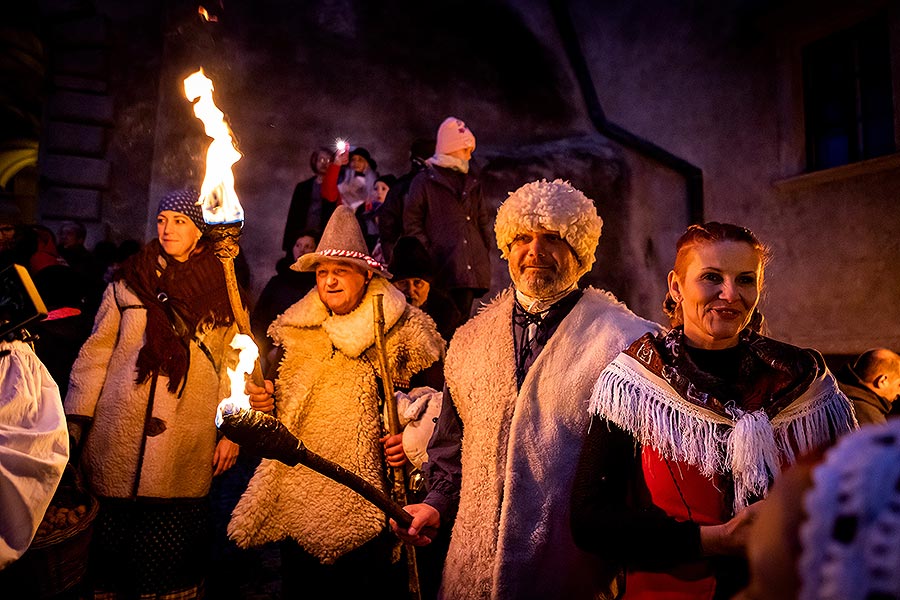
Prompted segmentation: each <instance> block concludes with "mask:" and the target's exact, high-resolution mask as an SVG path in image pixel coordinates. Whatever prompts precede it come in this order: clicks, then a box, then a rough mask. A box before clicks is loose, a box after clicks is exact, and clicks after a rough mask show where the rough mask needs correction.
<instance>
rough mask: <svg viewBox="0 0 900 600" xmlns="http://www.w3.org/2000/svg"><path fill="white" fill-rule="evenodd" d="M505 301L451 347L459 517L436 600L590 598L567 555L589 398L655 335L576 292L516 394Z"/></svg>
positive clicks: (584, 570)
mask: <svg viewBox="0 0 900 600" xmlns="http://www.w3.org/2000/svg"><path fill="white" fill-rule="evenodd" d="M513 302H514V294H513V293H511V290H510V291H508V292H506V293H505V294H504V295H502V296H500V297H499V298H498V299H496V300H495V301H494V302H493V303H492V304H491V305H490V306H489V307H487V308H486V309H485V310H484V311H482V312H481V313H480V314H479V315H477V316H476V317H475V318H473V319H472V320H471V321H469V322H468V323H467V324H466V325H463V326H462V327H461V328H460V329H459V330H457V333H456V335H455V337H454V338H453V342H452V344H451V345H450V351H449V353H448V356H447V361H446V368H445V376H446V379H447V384H448V386H449V388H450V394H451V396H452V398H453V402H454V403H455V406H456V408H457V410H458V412H459V416H460V419H461V420H462V423H463V431H464V433H463V439H462V487H461V490H460V503H459V513H458V515H457V519H456V524H455V526H454V528H453V532H452V534H451V540H450V550H449V553H448V555H447V561H446V563H445V567H444V579H443V589H442V595H443V597H444V598H448V599H453V600H458V599H463V598H473V599H475V598H478V599H481V598H516V599H519V598H541V599H547V598H567V599H569V598H590V597H592V592H591V589H592V582H591V579H592V575H593V574H594V573H595V572H596V568H595V567H596V565H595V560H596V559H594V558H592V557H590V556H589V555H587V554H586V553H584V552H582V551H581V550H579V549H578V548H576V547H575V543H574V542H573V540H572V534H571V532H570V529H569V502H570V495H571V488H572V481H573V478H574V474H575V466H576V464H577V462H578V454H579V452H580V449H581V446H582V442H583V440H584V435H585V432H586V431H587V426H588V422H589V415H588V400H589V399H590V395H591V388H592V387H593V385H594V382H595V381H596V380H597V376H598V375H599V374H600V372H601V371H602V370H603V368H604V367H605V366H606V365H607V364H608V363H609V362H610V361H611V360H612V359H613V358H615V356H616V355H617V354H618V353H619V351H621V350H622V349H623V348H626V347H627V346H628V344H629V343H631V342H632V341H633V340H634V339H637V338H639V337H640V336H641V335H643V334H644V333H646V332H648V331H657V330H658V326H657V325H655V324H653V323H651V322H649V321H645V320H644V319H641V318H640V317H638V316H636V315H634V314H633V313H632V312H631V311H629V310H628V308H626V307H625V305H624V304H622V303H620V302H618V301H617V300H616V299H615V298H614V297H613V296H612V295H611V294H609V293H607V292H603V291H600V290H595V289H587V290H585V292H584V294H583V296H582V298H581V299H580V300H579V301H578V303H577V304H576V305H575V307H574V308H573V309H572V311H571V312H570V313H569V315H568V316H566V318H565V319H563V321H562V323H561V324H560V325H559V328H558V329H557V330H556V332H555V333H554V335H553V336H552V337H551V338H550V340H549V341H548V342H547V345H546V346H545V347H544V349H543V351H542V352H541V354H540V355H539V356H538V357H537V359H536V360H535V362H534V364H533V365H532V366H531V369H530V370H529V371H528V374H527V375H526V377H525V380H524V381H523V383H522V386H521V388H520V389H519V391H518V392H517V391H516V378H515V356H514V349H513V339H512V326H511V323H512V310H513Z"/></svg>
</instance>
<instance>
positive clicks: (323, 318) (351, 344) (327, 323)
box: [269, 277, 406, 357]
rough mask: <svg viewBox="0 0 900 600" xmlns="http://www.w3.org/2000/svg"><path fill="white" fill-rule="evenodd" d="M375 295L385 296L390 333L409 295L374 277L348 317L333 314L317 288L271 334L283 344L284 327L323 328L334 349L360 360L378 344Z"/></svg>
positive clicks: (289, 310) (278, 320)
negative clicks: (361, 356) (362, 355)
mask: <svg viewBox="0 0 900 600" xmlns="http://www.w3.org/2000/svg"><path fill="white" fill-rule="evenodd" d="M375 294H383V295H384V298H383V300H382V306H383V307H384V329H385V331H387V330H388V329H390V328H391V327H393V326H394V323H396V322H397V320H398V319H399V318H400V316H401V315H402V314H403V311H404V310H406V296H404V295H403V292H401V291H400V290H398V289H397V288H395V287H394V286H393V285H391V283H390V282H388V281H387V280H386V279H383V278H381V277H373V278H372V281H370V282H369V287H368V289H367V290H366V293H365V295H364V296H363V299H362V301H360V303H359V306H357V307H356V308H355V309H353V310H352V311H351V312H349V313H347V314H346V315H334V314H331V313H330V312H329V311H328V307H327V306H325V304H324V303H323V302H322V300H320V299H319V293H318V291H317V290H316V288H313V289H312V290H310V291H309V293H308V294H306V296H304V297H303V298H301V299H300V300H299V301H298V302H296V303H295V304H293V305H292V306H291V307H290V308H288V309H287V310H286V311H284V314H282V315H280V316H279V317H278V318H277V319H275V322H274V323H272V325H270V326H269V335H270V336H271V337H272V339H274V340H275V343H276V344H280V343H281V340H282V333H280V329H282V328H284V327H319V326H321V327H322V328H323V329H324V330H325V331H326V332H327V333H328V337H329V339H330V340H331V343H332V344H334V347H335V348H337V349H338V350H340V351H341V352H343V353H344V354H346V355H347V356H351V357H357V356H359V355H360V354H362V353H363V351H364V350H365V349H366V348H368V347H369V346H371V345H372V344H374V343H375V309H374V305H373V304H372V298H373V296H374V295H375Z"/></svg>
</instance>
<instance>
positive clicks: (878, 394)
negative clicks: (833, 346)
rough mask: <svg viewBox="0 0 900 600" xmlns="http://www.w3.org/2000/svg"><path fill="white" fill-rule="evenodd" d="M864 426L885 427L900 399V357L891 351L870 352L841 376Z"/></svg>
mask: <svg viewBox="0 0 900 600" xmlns="http://www.w3.org/2000/svg"><path fill="white" fill-rule="evenodd" d="M836 376H837V380H838V385H839V386H840V388H841V391H842V392H844V394H845V395H846V396H847V397H848V398H850V401H851V402H853V408H854V409H855V410H856V419H857V420H858V421H859V424H860V425H865V424H867V423H884V422H885V421H886V420H887V415H888V413H890V412H891V407H892V405H893V404H894V403H895V401H896V400H897V398H898V397H900V356H898V355H897V353H896V352H893V351H892V350H888V349H887V348H873V349H871V350H866V351H865V352H863V353H862V354H860V355H859V356H857V357H856V360H855V361H854V362H853V363H852V364H848V365H845V366H844V367H843V368H842V369H840V370H839V371H838V372H837V374H836Z"/></svg>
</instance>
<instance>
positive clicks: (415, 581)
mask: <svg viewBox="0 0 900 600" xmlns="http://www.w3.org/2000/svg"><path fill="white" fill-rule="evenodd" d="M372 304H373V308H374V310H375V349H376V350H377V351H378V366H379V370H380V371H381V384H382V387H383V388H384V405H385V409H386V412H387V422H388V433H389V434H390V435H397V434H398V433H402V429H401V428H400V415H399V414H398V413H397V399H396V398H394V380H393V378H392V377H391V372H390V368H389V364H388V355H387V348H385V345H384V294H375V295H374V296H373V297H372ZM391 471H392V475H393V488H392V490H391V496H392V497H393V499H394V502H396V503H398V504H399V505H401V506H404V505H406V503H407V501H406V468H405V467H402V466H400V467H391ZM403 546H404V548H405V550H406V567H407V571H408V575H409V596H410V598H412V599H413V600H421V598H422V591H421V589H420V588H419V567H418V565H417V563H416V547H415V546H413V545H412V544H410V543H408V542H405V543H404V544H403Z"/></svg>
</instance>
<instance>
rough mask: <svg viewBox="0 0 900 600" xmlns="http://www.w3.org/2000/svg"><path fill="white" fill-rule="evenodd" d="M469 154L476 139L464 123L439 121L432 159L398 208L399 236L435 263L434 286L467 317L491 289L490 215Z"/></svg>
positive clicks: (455, 119) (453, 118)
mask: <svg viewBox="0 0 900 600" xmlns="http://www.w3.org/2000/svg"><path fill="white" fill-rule="evenodd" d="M474 151H475V136H474V135H473V134H472V131H471V130H470V129H469V128H468V127H467V126H466V124H465V123H464V122H463V121H461V120H460V119H457V118H456V117H447V118H446V119H444V122H443V123H441V126H440V127H439V128H438V131H437V142H436V144H435V148H434V156H432V157H431V158H429V159H428V160H427V161H426V163H427V165H426V168H425V170H424V171H422V172H421V173H419V174H418V175H416V177H415V178H414V179H413V180H412V183H410V186H409V196H408V197H407V200H406V203H405V205H404V207H403V235H409V236H414V237H416V238H418V239H419V241H420V242H422V245H424V246H425V249H426V250H427V251H428V253H429V254H430V255H431V259H432V261H433V262H434V266H435V281H436V282H437V285H438V286H439V287H441V288H443V289H445V290H447V291H448V292H449V293H450V296H451V297H452V298H453V300H454V302H456V306H457V307H458V308H459V312H461V313H462V314H463V316H464V317H466V318H468V316H469V315H470V313H471V311H472V303H473V302H474V301H475V298H478V297H480V296H482V295H484V293H485V292H487V291H488V289H490V287H491V260H490V256H489V254H488V248H490V247H491V246H492V236H491V219H492V218H493V214H492V211H491V210H490V207H489V206H487V205H486V204H485V202H484V198H483V195H482V190H481V179H480V177H479V173H478V169H477V167H476V165H475V163H474V161H472V153H473V152H474Z"/></svg>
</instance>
